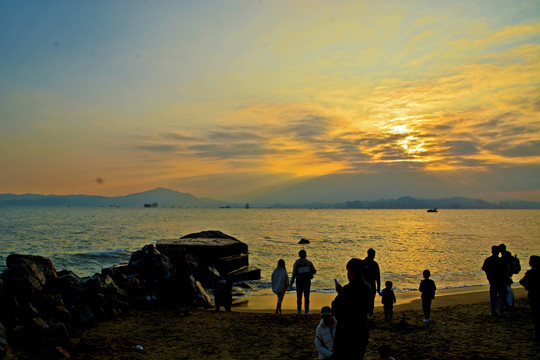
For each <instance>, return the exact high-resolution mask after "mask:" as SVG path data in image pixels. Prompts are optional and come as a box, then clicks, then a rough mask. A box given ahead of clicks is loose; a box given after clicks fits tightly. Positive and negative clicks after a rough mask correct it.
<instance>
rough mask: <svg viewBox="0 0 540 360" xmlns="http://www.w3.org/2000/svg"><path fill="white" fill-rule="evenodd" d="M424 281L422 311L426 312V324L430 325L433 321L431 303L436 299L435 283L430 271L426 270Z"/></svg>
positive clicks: (421, 290)
mask: <svg viewBox="0 0 540 360" xmlns="http://www.w3.org/2000/svg"><path fill="white" fill-rule="evenodd" d="M422 276H423V277H424V280H422V281H421V282H420V288H419V289H418V290H420V292H421V293H422V295H421V298H422V310H424V323H426V324H427V323H429V322H430V321H431V319H430V317H431V302H432V301H433V299H435V290H437V287H436V286H435V281H433V280H431V279H430V276H431V272H430V271H429V270H424V272H423V273H422Z"/></svg>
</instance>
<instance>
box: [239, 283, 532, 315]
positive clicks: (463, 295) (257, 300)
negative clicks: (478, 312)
mask: <svg viewBox="0 0 540 360" xmlns="http://www.w3.org/2000/svg"><path fill="white" fill-rule="evenodd" d="M512 290H513V291H514V295H515V297H516V298H521V297H526V296H527V293H526V291H525V289H524V288H523V287H521V286H520V285H519V284H514V286H513V287H512ZM335 297H336V294H335V293H320V292H312V293H311V294H310V311H311V312H312V313H318V312H320V309H321V307H323V306H325V305H330V304H331V303H332V301H333V300H334V298H335ZM396 298H397V303H396V304H395V305H394V308H395V310H402V311H403V310H409V309H415V308H421V304H420V293H419V292H418V291H409V292H404V293H397V294H396ZM276 301H277V297H276V295H267V294H265V295H251V296H247V297H246V298H244V299H238V300H237V301H236V302H235V304H234V305H233V307H234V308H233V310H234V311H241V312H274V311H275V309H276ZM481 302H489V286H487V285H486V286H475V287H462V288H453V289H443V290H437V294H436V296H435V300H434V301H433V305H432V306H433V307H434V308H438V307H445V306H453V305H467V304H475V303H481ZM375 309H376V311H377V309H379V310H381V311H382V304H381V298H380V297H379V296H377V297H376V298H375ZM282 310H283V313H286V314H290V313H296V292H294V291H289V292H287V294H286V295H285V298H284V300H283V304H282Z"/></svg>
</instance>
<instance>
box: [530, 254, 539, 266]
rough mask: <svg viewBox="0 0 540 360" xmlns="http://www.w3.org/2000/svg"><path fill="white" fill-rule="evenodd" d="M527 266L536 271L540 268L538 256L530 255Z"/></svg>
mask: <svg viewBox="0 0 540 360" xmlns="http://www.w3.org/2000/svg"><path fill="white" fill-rule="evenodd" d="M529 265H530V266H531V268H533V269H536V268H538V267H539V266H540V256H538V255H531V257H530V258H529Z"/></svg>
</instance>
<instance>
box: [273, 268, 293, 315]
mask: <svg viewBox="0 0 540 360" xmlns="http://www.w3.org/2000/svg"><path fill="white" fill-rule="evenodd" d="M289 285H290V282H289V275H288V274H287V269H286V268H285V260H283V259H279V261H278V263H277V267H276V268H275V269H274V272H273V273H272V291H273V292H274V293H275V294H276V295H277V305H276V314H281V304H282V303H283V298H284V297H285V293H286V292H287V289H288V288H289Z"/></svg>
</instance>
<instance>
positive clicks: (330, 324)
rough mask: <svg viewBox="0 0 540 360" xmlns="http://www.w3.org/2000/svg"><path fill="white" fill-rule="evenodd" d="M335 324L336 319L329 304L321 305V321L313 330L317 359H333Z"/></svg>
mask: <svg viewBox="0 0 540 360" xmlns="http://www.w3.org/2000/svg"><path fill="white" fill-rule="evenodd" d="M336 324H337V321H336V318H335V317H334V315H333V314H332V309H331V308H330V306H323V307H322V309H321V322H320V323H319V325H318V326H317V330H316V331H315V347H316V348H317V351H318V352H319V359H333V355H334V337H335V336H336Z"/></svg>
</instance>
